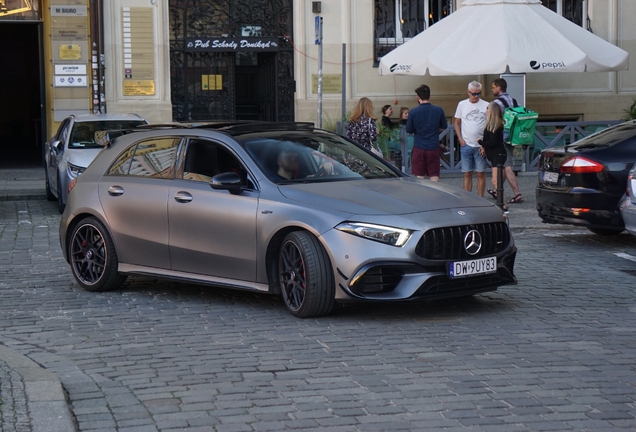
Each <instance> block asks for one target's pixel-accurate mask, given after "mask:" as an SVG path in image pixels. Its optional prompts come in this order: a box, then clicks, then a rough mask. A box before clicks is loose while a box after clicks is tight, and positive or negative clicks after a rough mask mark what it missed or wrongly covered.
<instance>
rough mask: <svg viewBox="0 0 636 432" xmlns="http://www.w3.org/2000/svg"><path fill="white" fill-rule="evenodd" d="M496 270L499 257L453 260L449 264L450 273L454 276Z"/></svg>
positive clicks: (472, 274)
mask: <svg viewBox="0 0 636 432" xmlns="http://www.w3.org/2000/svg"><path fill="white" fill-rule="evenodd" d="M496 271H497V257H488V258H480V259H474V260H468V261H455V262H451V263H450V264H449V266H448V275H449V276H450V277H452V278H457V277H463V276H474V275H480V274H486V273H495V272H496Z"/></svg>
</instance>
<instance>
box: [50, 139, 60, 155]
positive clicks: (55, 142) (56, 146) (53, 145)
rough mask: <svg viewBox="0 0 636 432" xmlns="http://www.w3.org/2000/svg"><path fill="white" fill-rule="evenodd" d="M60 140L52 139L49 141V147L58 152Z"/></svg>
mask: <svg viewBox="0 0 636 432" xmlns="http://www.w3.org/2000/svg"><path fill="white" fill-rule="evenodd" d="M60 144H61V142H60V140H57V139H54V140H52V141H51V148H52V149H53V150H55V152H56V153H59V152H60Z"/></svg>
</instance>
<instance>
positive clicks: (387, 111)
mask: <svg viewBox="0 0 636 432" xmlns="http://www.w3.org/2000/svg"><path fill="white" fill-rule="evenodd" d="M391 114H393V107H392V106H391V105H384V106H383V107H382V126H384V127H386V128H389V129H393V127H394V126H395V125H394V124H393V122H392V121H391V119H390V117H391Z"/></svg>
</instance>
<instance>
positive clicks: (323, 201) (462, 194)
mask: <svg viewBox="0 0 636 432" xmlns="http://www.w3.org/2000/svg"><path fill="white" fill-rule="evenodd" d="M279 189H280V191H281V193H282V194H283V196H285V197H286V198H288V199H291V200H294V201H298V202H302V203H306V204H307V205H308V206H317V207H322V208H328V209H331V210H336V211H340V212H345V213H351V214H360V215H384V214H393V215H404V214H410V213H418V212H426V211H435V210H443V209H449V208H468V207H489V206H492V203H490V202H489V201H487V200H485V199H484V198H480V197H479V196H477V195H476V194H474V193H469V192H466V191H464V190H462V189H458V188H455V187H453V186H448V185H444V184H441V183H435V182H431V181H426V180H420V179H417V178H415V177H401V178H396V179H377V180H375V179H374V180H353V181H342V182H324V183H323V182H316V183H306V184H298V185H284V186H280V187H279Z"/></svg>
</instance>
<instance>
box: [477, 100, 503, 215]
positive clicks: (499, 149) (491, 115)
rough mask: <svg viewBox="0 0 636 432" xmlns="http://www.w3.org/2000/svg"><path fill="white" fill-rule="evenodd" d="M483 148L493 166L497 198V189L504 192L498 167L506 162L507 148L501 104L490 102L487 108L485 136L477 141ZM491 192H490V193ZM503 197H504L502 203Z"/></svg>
mask: <svg viewBox="0 0 636 432" xmlns="http://www.w3.org/2000/svg"><path fill="white" fill-rule="evenodd" d="M477 142H478V143H479V145H480V146H481V147H482V149H483V152H485V154H486V159H488V160H489V161H490V163H491V164H492V171H493V179H494V180H495V190H494V191H492V193H494V196H495V197H496V196H497V193H496V191H497V189H501V190H503V182H502V185H501V186H499V185H498V180H497V179H499V176H498V175H497V174H498V173H497V170H498V168H497V166H499V167H501V166H503V164H504V162H506V157H507V154H506V147H505V146H504V140H503V116H502V114H501V108H500V107H499V104H497V103H495V102H490V103H489V104H488V106H487V107H486V124H485V126H484V136H483V138H482V139H480V140H477ZM488 192H489V193H490V192H491V191H490V190H489V191H488ZM501 202H505V201H503V197H502V201H501ZM503 209H504V211H507V210H508V209H507V207H506V206H505V205H504V206H503Z"/></svg>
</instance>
